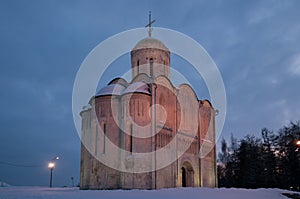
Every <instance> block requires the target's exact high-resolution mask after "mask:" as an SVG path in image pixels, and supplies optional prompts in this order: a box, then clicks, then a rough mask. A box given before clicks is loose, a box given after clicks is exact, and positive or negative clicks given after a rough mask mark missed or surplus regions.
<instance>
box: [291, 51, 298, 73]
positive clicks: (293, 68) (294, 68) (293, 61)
mask: <svg viewBox="0 0 300 199" xmlns="http://www.w3.org/2000/svg"><path fill="white" fill-rule="evenodd" d="M289 65H290V67H289V70H288V71H289V73H290V74H291V75H300V53H299V54H297V55H295V56H293V57H292V58H291V59H290V64H289Z"/></svg>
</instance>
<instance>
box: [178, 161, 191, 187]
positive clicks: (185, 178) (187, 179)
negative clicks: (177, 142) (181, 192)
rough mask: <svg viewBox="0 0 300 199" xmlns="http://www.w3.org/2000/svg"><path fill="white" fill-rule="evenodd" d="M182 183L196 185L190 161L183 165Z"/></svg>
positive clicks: (185, 185)
mask: <svg viewBox="0 0 300 199" xmlns="http://www.w3.org/2000/svg"><path fill="white" fill-rule="evenodd" d="M181 183H182V184H181V186H182V187H193V186H194V170H193V167H192V165H191V164H190V163H189V162H184V163H183V165H182V167H181Z"/></svg>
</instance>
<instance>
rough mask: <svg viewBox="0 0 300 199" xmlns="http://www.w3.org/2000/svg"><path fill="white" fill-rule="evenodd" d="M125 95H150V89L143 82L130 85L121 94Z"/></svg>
mask: <svg viewBox="0 0 300 199" xmlns="http://www.w3.org/2000/svg"><path fill="white" fill-rule="evenodd" d="M127 93H144V94H148V95H150V94H151V93H150V88H149V85H148V84H146V83H144V82H135V83H133V84H130V85H129V86H128V87H127V88H126V89H125V90H124V91H123V92H122V94H127Z"/></svg>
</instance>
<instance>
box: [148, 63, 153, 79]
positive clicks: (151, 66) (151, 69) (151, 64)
mask: <svg viewBox="0 0 300 199" xmlns="http://www.w3.org/2000/svg"><path fill="white" fill-rule="evenodd" d="M149 63H150V76H151V77H153V58H150V62H149Z"/></svg>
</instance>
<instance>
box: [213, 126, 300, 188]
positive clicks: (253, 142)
mask: <svg viewBox="0 0 300 199" xmlns="http://www.w3.org/2000/svg"><path fill="white" fill-rule="evenodd" d="M298 140H300V122H297V123H290V125H289V126H286V127H283V128H282V129H280V130H278V132H276V133H274V132H272V131H270V130H268V129H266V128H264V129H262V130H261V136H260V137H259V138H258V137H255V136H250V135H247V136H246V137H244V138H243V139H241V140H239V141H238V140H237V139H236V138H234V137H233V136H231V140H230V142H229V144H228V143H227V142H226V141H225V140H224V139H223V140H222V148H221V152H220V153H219V154H218V157H219V158H218V180H219V186H220V187H238V188H260V187H265V188H275V187H276V188H282V189H293V190H298V191H299V187H300V146H299V145H297V141H298ZM298 144H299V143H298Z"/></svg>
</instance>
